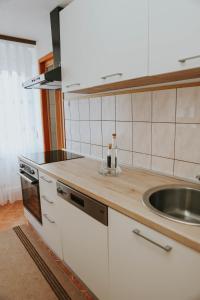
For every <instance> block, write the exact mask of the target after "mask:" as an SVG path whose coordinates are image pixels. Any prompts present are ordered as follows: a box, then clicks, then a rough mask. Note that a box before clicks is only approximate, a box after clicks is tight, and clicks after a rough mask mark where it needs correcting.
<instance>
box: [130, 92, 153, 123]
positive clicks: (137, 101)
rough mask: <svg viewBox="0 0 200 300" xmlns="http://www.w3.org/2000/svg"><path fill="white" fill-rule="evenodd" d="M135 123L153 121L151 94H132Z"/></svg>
mask: <svg viewBox="0 0 200 300" xmlns="http://www.w3.org/2000/svg"><path fill="white" fill-rule="evenodd" d="M132 105H133V121H147V122H150V121H151V93H150V92H145V93H138V94H136V93H135V94H132Z"/></svg>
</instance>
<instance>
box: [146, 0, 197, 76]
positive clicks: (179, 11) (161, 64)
mask: <svg viewBox="0 0 200 300" xmlns="http://www.w3.org/2000/svg"><path fill="white" fill-rule="evenodd" d="M199 12H200V1H199V0H168V1H164V0H150V15H149V22H150V23H149V41H150V47H149V50H150V70H149V71H150V75H152V74H159V73H167V72H173V71H179V70H184V69H190V68H195V67H200V57H196V56H198V55H199V56H200V38H199V33H200V17H199ZM185 58H186V61H185V62H181V61H180V60H182V59H185ZM190 58H191V59H190Z"/></svg>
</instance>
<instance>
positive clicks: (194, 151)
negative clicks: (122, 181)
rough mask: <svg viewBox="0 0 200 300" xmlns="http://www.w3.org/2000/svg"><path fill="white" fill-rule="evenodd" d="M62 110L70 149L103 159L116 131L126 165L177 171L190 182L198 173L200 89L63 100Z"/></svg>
mask: <svg viewBox="0 0 200 300" xmlns="http://www.w3.org/2000/svg"><path fill="white" fill-rule="evenodd" d="M176 95H177V100H176ZM130 97H132V101H130ZM131 102H132V105H131V106H130V103H131ZM176 102H177V103H176ZM176 106H177V115H176V120H175V110H176ZM64 109H65V110H64V113H65V129H66V147H67V149H68V150H69V151H74V152H77V153H80V152H81V153H82V154H83V155H89V156H90V155H92V156H93V157H95V158H98V159H102V155H104V157H106V155H107V147H102V146H103V145H106V146H107V144H108V143H111V140H112V133H114V132H115V131H116V133H117V144H118V148H119V149H118V151H119V154H118V159H119V162H121V163H122V164H128V165H131V163H132V165H133V166H134V167H139V168H145V169H153V170H155V171H158V172H161V173H164V174H169V175H172V174H173V171H174V174H175V175H176V176H179V177H183V178H189V179H192V180H194V179H195V176H196V174H197V173H200V138H199V136H200V134H199V132H200V124H198V123H200V87H194V88H182V89H178V90H177V92H176V91H175V90H166V91H157V92H153V93H151V92H145V93H138V94H132V95H123V96H122V95H119V96H108V97H103V98H100V97H97V98H91V99H89V100H88V99H81V100H79V101H78V100H77V99H76V98H73V99H70V100H69V97H68V96H65V102H64ZM131 112H132V114H133V115H131ZM116 116H117V119H118V120H121V121H118V120H116ZM152 116H153V123H151V117H152ZM80 117H81V118H80ZM132 118H133V122H132ZM70 119H71V120H70ZM80 120H82V121H80ZM102 120H103V121H102ZM127 120H130V121H127ZM175 121H177V122H178V124H175ZM180 123H187V124H180ZM188 123H190V124H188ZM175 126H176V127H175ZM175 128H176V130H175ZM132 131H133V132H132ZM175 133H176V135H175ZM151 135H152V136H151ZM175 136H176V142H175ZM174 150H175V153H174ZM132 151H133V152H132ZM151 152H152V156H151V155H150V154H151ZM175 155H176V158H177V160H176V161H175V163H174V157H175Z"/></svg>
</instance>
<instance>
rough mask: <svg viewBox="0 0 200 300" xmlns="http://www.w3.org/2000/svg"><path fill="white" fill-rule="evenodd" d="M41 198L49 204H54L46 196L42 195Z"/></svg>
mask: <svg viewBox="0 0 200 300" xmlns="http://www.w3.org/2000/svg"><path fill="white" fill-rule="evenodd" d="M42 199H44V201H46V202H48V203H49V204H54V202H53V201H50V200H48V199H47V197H46V196H42Z"/></svg>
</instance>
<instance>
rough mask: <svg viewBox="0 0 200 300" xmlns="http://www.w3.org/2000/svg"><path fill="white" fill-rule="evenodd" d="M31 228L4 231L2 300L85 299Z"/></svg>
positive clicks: (0, 256) (0, 271)
mask: <svg viewBox="0 0 200 300" xmlns="http://www.w3.org/2000/svg"><path fill="white" fill-rule="evenodd" d="M36 237H37V236H34V234H32V231H31V230H30V228H29V227H28V225H22V226H17V227H15V228H13V230H8V231H3V232H0V300H55V299H60V300H84V299H86V297H84V296H83V293H81V291H80V290H79V289H77V288H76V287H75V286H74V285H73V284H72V283H71V282H70V280H69V279H68V277H67V276H66V274H65V273H64V272H63V271H62V270H61V269H60V268H58V266H57V264H56V263H55V261H54V260H52V259H51V255H50V253H49V252H48V251H47V250H46V249H45V247H43V248H42V246H41V243H39V242H38V240H37V238H36Z"/></svg>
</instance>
